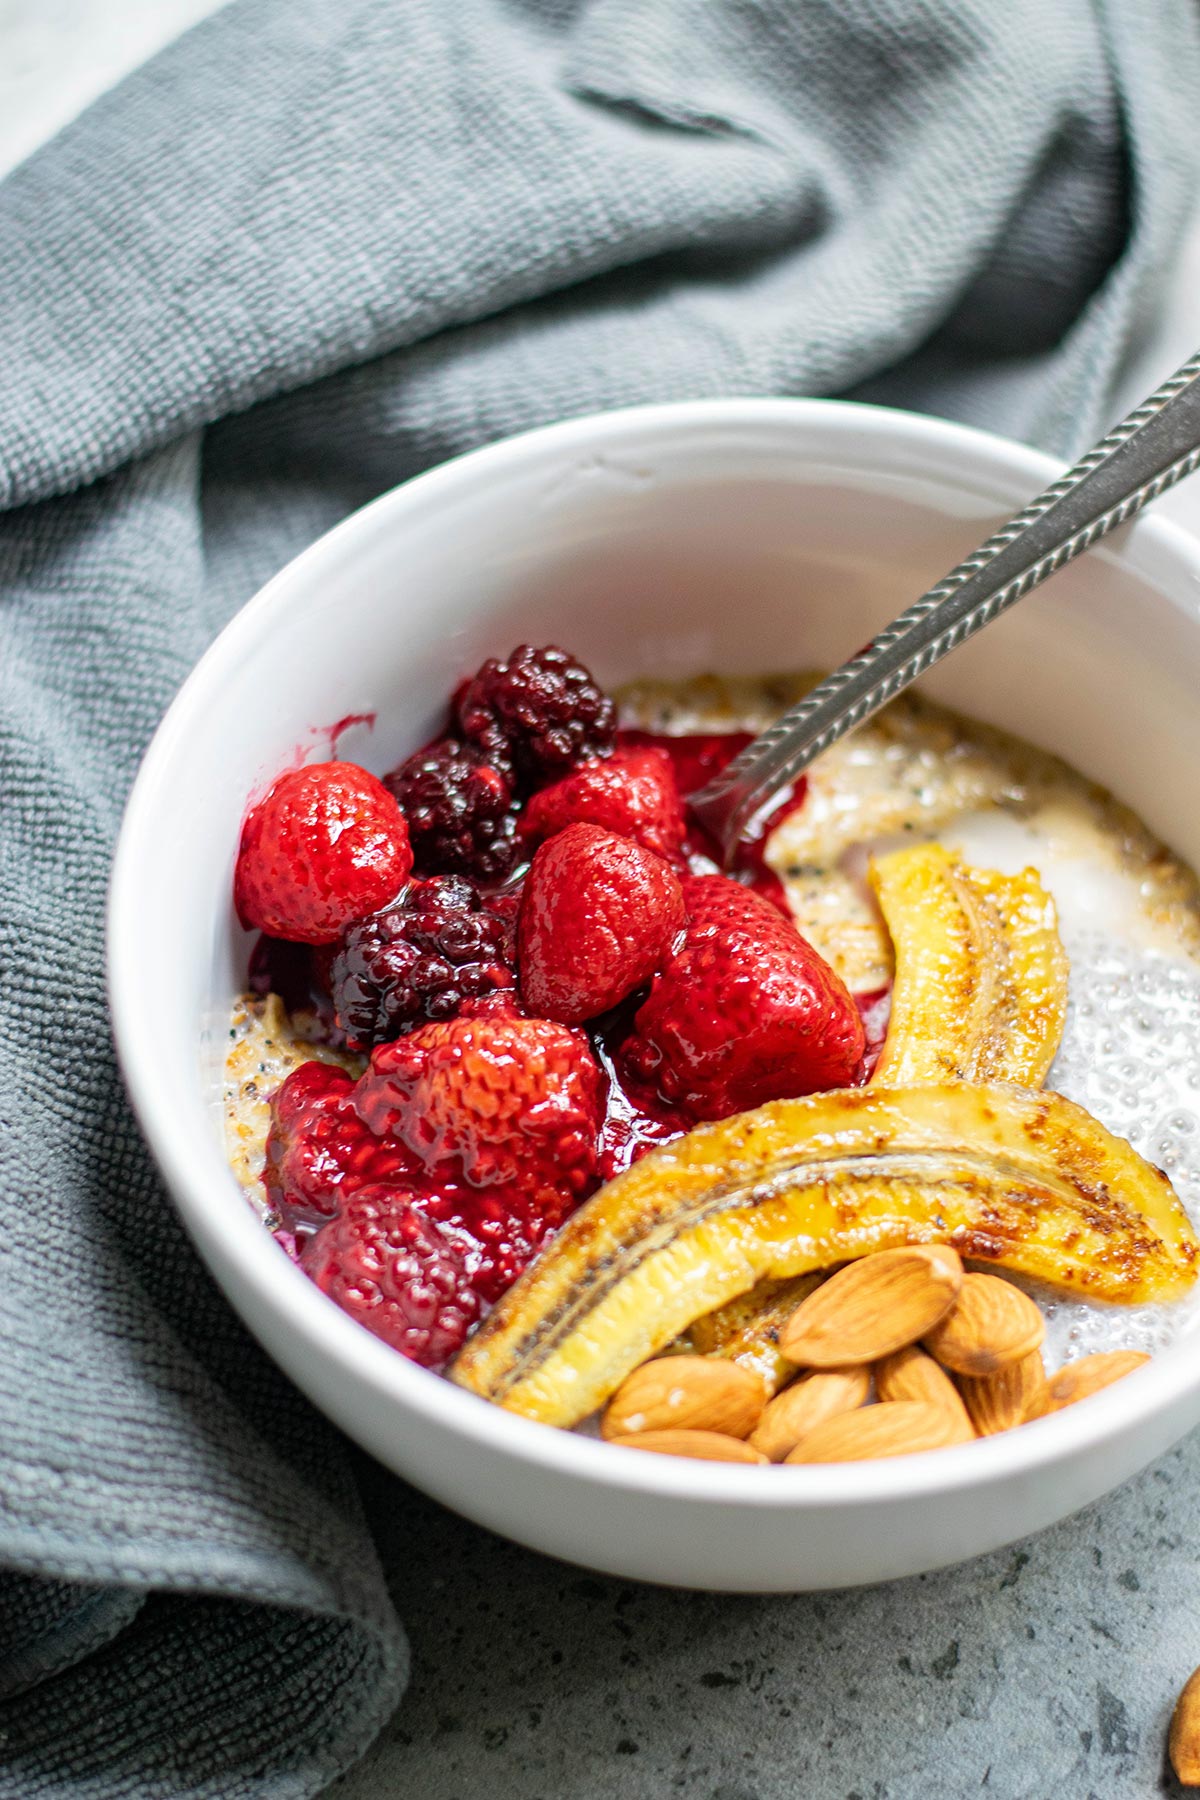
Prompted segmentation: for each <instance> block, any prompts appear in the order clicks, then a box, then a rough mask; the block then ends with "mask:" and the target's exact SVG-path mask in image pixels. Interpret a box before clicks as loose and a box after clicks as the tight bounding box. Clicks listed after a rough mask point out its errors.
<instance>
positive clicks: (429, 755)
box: [383, 738, 517, 881]
mask: <svg viewBox="0 0 1200 1800" xmlns="http://www.w3.org/2000/svg"><path fill="white" fill-rule="evenodd" d="M383 785H384V787H386V788H387V789H388V791H389V793H391V794H392V795H393V796H394V797H395V799H396V800H397V801H398V802H399V805H400V810H401V812H402V813H403V814H404V818H405V822H406V823H407V825H408V835H409V839H410V841H411V843H412V848H413V856H414V858H415V861H416V867H417V869H418V870H419V872H420V873H422V874H430V875H432V874H439V875H440V874H445V873H450V872H454V873H458V874H463V875H473V876H475V878H476V879H477V880H480V881H493V880H496V879H497V878H499V877H501V876H504V875H507V873H508V871H509V870H510V869H511V867H512V865H513V861H514V859H515V856H516V828H517V815H516V809H515V807H514V806H513V795H512V780H511V764H510V763H509V760H508V757H507V754H506V755H505V756H504V757H503V758H502V759H501V761H500V764H499V765H497V764H496V763H494V762H488V761H485V760H484V757H483V756H482V755H481V754H480V752H479V751H478V750H476V749H472V748H469V747H468V746H467V745H464V744H460V743H457V742H456V741H455V740H454V739H453V738H444V739H443V740H442V742H441V743H438V744H431V745H430V746H429V747H428V749H426V750H418V751H417V753H416V755H415V756H410V757H409V759H408V761H407V762H403V763H401V764H400V767H399V768H398V769H393V770H392V773H391V774H390V775H385V776H384V778H383Z"/></svg>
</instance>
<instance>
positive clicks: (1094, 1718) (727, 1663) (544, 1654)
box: [0, 0, 1200, 1800]
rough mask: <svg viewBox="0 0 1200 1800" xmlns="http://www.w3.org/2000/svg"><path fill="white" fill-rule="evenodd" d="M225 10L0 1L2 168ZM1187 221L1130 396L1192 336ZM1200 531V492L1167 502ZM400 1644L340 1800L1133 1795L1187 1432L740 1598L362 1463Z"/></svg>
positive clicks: (1154, 1726) (1151, 1784)
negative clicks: (795, 1591) (964, 1552)
mask: <svg viewBox="0 0 1200 1800" xmlns="http://www.w3.org/2000/svg"><path fill="white" fill-rule="evenodd" d="M216 4H217V0H0V173H2V172H3V171H5V170H6V169H8V168H10V167H11V166H12V165H13V164H15V163H16V162H17V161H19V160H20V159H21V158H22V157H23V156H25V155H27V154H28V153H29V152H30V151H31V150H33V149H34V148H35V147H36V146H37V145H38V144H39V143H40V142H42V141H43V140H44V139H45V138H47V137H49V136H51V135H52V133H53V132H54V131H56V130H57V129H58V128H59V127H60V126H62V125H63V124H65V123H66V122H67V121H68V120H69V119H70V118H71V117H73V116H74V115H75V113H77V112H78V111H79V110H80V109H81V108H82V107H83V106H84V105H86V104H87V103H88V101H90V100H91V99H93V98H94V97H95V96H96V95H97V94H98V93H100V92H101V91H103V89H104V88H106V87H108V86H110V85H111V84H112V83H113V82H115V81H116V80H118V79H119V78H120V76H121V75H123V74H124V73H125V72H126V71H127V70H128V69H129V68H132V67H133V66H134V65H135V64H136V63H137V62H138V61H140V60H141V59H142V58H144V57H145V56H148V55H150V54H151V53H152V52H153V51H154V50H156V49H158V48H159V47H160V46H161V45H162V44H164V43H165V42H167V41H168V40H169V39H170V38H171V37H172V36H174V35H175V34H176V33H177V32H178V31H181V30H183V29H185V28H186V27H187V26H188V25H190V24H192V23H194V22H195V21H196V20H197V19H199V18H201V17H203V16H204V15H206V14H207V13H210V12H213V11H215V10H216ZM1198 292H1200V221H1198V222H1197V225H1196V226H1195V227H1194V228H1193V230H1192V231H1191V233H1190V236H1189V238H1188V240H1187V243H1186V245H1185V247H1184V253H1183V256H1182V258H1181V261H1180V265H1179V268H1178V270H1177V273H1176V275H1175V277H1174V279H1173V281H1172V283H1171V285H1170V287H1169V289H1168V290H1167V291H1166V292H1165V293H1164V295H1163V296H1162V308H1161V313H1160V317H1159V320H1158V322H1157V325H1156V327H1155V329H1154V330H1153V331H1151V332H1149V333H1148V334H1147V337H1146V340H1145V342H1144V344H1143V345H1142V346H1141V347H1140V350H1139V353H1138V355H1137V357H1136V358H1135V363H1134V366H1133V368H1132V369H1131V371H1130V374H1129V379H1128V382H1127V384H1126V391H1125V393H1124V395H1123V396H1122V397H1123V399H1124V400H1125V401H1127V402H1128V404H1133V403H1134V401H1135V400H1137V399H1138V398H1140V397H1141V396H1142V395H1144V394H1145V393H1147V392H1148V391H1149V390H1150V389H1151V388H1152V387H1153V386H1154V385H1155V383H1156V382H1157V381H1159V380H1161V379H1162V377H1163V376H1164V375H1166V374H1167V373H1168V372H1169V371H1170V370H1171V369H1172V368H1174V367H1175V366H1177V365H1178V364H1179V363H1180V362H1182V361H1183V360H1184V358H1185V357H1186V356H1187V355H1188V354H1190V352H1191V351H1192V350H1193V349H1194V348H1195V345H1196V342H1197V341H1198V340H1200V305H1198V304H1197V301H1196V298H1195V296H1196V294H1197V293H1198ZM1161 510H1162V511H1163V512H1165V513H1169V514H1170V515H1171V516H1173V517H1174V518H1175V519H1176V520H1177V521H1178V522H1179V523H1180V524H1182V525H1183V526H1184V527H1185V528H1187V529H1191V530H1194V531H1195V532H1196V533H1197V535H1200V481H1193V482H1191V483H1187V484H1184V486H1183V488H1182V489H1180V490H1177V491H1176V493H1174V494H1172V495H1169V496H1168V497H1167V499H1166V500H1165V501H1164V502H1162V503H1161ZM365 1479H366V1480H367V1482H368V1483H369V1484H371V1485H372V1486H373V1487H374V1489H375V1490H376V1493H375V1498H376V1506H375V1511H376V1515H377V1516H383V1517H387V1518H389V1519H390V1525H389V1527H388V1532H387V1540H386V1541H385V1542H384V1544H383V1545H382V1549H383V1553H384V1560H385V1564H386V1566H387V1567H388V1568H389V1569H390V1570H391V1571H392V1575H391V1580H392V1583H393V1586H394V1589H395V1594H396V1601H397V1605H398V1607H399V1611H400V1615H401V1617H402V1618H403V1619H404V1621H405V1623H406V1624H407V1626H408V1628H409V1632H410V1635H411V1638H412V1644H413V1661H414V1678H413V1684H412V1687H411V1689H410V1692H409V1694H408V1697H407V1699H406V1701H405V1703H404V1705H403V1706H402V1707H401V1709H400V1712H399V1714H398V1715H397V1717H396V1719H395V1720H394V1721H393V1723H392V1724H391V1726H390V1727H389V1728H388V1730H387V1731H385V1733H384V1734H383V1736H382V1738H381V1739H380V1740H379V1742H378V1744H377V1745H376V1746H375V1748H374V1750H373V1751H372V1752H371V1754H370V1755H369V1756H368V1757H367V1758H366V1760H365V1761H364V1762H363V1763H362V1764H361V1765H360V1766H359V1768H357V1769H356V1770H355V1771H354V1772H353V1773H352V1774H351V1775H349V1776H348V1777H347V1778H346V1779H345V1780H343V1781H342V1782H340V1783H339V1784H338V1785H337V1787H336V1788H335V1789H334V1790H333V1792H334V1793H335V1794H336V1796H337V1800H390V1797H391V1796H395V1795H399V1794H403V1795H405V1796H406V1800H610V1797H611V1800H665V1797H666V1796H669V1795H671V1794H676V1793H678V1794H685V1795H688V1796H691V1797H694V1800H962V1797H963V1796H966V1795H969V1794H974V1793H977V1792H978V1793H980V1794H986V1795H988V1796H991V1797H993V1800H1049V1797H1050V1796H1052V1795H1060V1796H1062V1800H1148V1797H1149V1796H1151V1795H1154V1794H1162V1793H1172V1792H1182V1790H1179V1789H1177V1788H1176V1786H1175V1784H1174V1783H1173V1780H1172V1778H1171V1777H1170V1775H1169V1773H1164V1771H1165V1761H1164V1745H1165V1740H1166V1726H1167V1720H1168V1718H1169V1715H1170V1711H1171V1707H1172V1704H1173V1701H1174V1696H1175V1693H1176V1692H1177V1690H1178V1688H1179V1687H1180V1685H1181V1684H1182V1682H1183V1681H1184V1679H1185V1678H1186V1676H1187V1675H1188V1673H1189V1672H1190V1671H1191V1669H1192V1668H1193V1667H1195V1666H1196V1664H1197V1663H1200V1533H1198V1532H1197V1528H1196V1527H1197V1507H1196V1501H1195V1495H1196V1492H1197V1490H1198V1488H1200V1434H1196V1435H1193V1437H1192V1438H1191V1439H1190V1440H1189V1441H1188V1442H1186V1443H1185V1444H1184V1445H1182V1446H1181V1447H1180V1448H1179V1449H1177V1450H1175V1451H1173V1452H1172V1453H1171V1454H1169V1455H1168V1456H1167V1457H1165V1458H1164V1459H1163V1460H1162V1461H1161V1462H1159V1463H1158V1464H1157V1465H1156V1466H1155V1467H1153V1468H1151V1469H1148V1470H1146V1471H1145V1472H1144V1473H1143V1474H1142V1475H1140V1476H1139V1477H1137V1478H1136V1479H1135V1480H1134V1481H1132V1482H1129V1483H1127V1485H1126V1486H1125V1487H1124V1488H1122V1489H1121V1490H1120V1491H1119V1492H1118V1493H1116V1494H1114V1495H1110V1496H1109V1497H1108V1498H1107V1499H1106V1500H1104V1501H1101V1502H1099V1503H1098V1504H1097V1505H1095V1506H1093V1507H1090V1508H1088V1509H1087V1510H1086V1511H1085V1512H1083V1513H1081V1514H1079V1515H1078V1516H1076V1517H1075V1518H1073V1519H1070V1520H1067V1521H1066V1522H1064V1523H1063V1524H1062V1525H1059V1526H1057V1527H1055V1528H1054V1529H1053V1530H1051V1531H1048V1532H1044V1533H1042V1534H1041V1535H1040V1536H1039V1537H1036V1538H1033V1539H1030V1540H1028V1541H1026V1542H1024V1543H1022V1544H1019V1545H1016V1546H1013V1547H1011V1548H1009V1549H1006V1550H1002V1551H1000V1552H998V1553H997V1554H996V1555H994V1556H990V1557H985V1558H982V1559H981V1560H979V1561H976V1562H973V1563H969V1564H966V1565H964V1566H962V1567H959V1568H955V1569H950V1570H947V1571H944V1572H942V1573H939V1574H934V1575H926V1576H921V1577H919V1578H917V1579H915V1580H912V1581H906V1582H898V1583H894V1584H892V1585H890V1586H887V1587H881V1588H870V1589H862V1590H856V1591H852V1592H846V1593H835V1594H809V1595H798V1596H794V1597H783V1598H780V1597H775V1598H765V1599H764V1598H751V1597H742V1596H729V1595H710V1594H691V1593H679V1592H671V1591H667V1590H662V1589H655V1588H649V1587H640V1586H636V1585H633V1584H631V1583H628V1582H621V1581H613V1580H608V1579H605V1578H603V1577H600V1576H594V1575H588V1574H586V1573H584V1572H582V1571H580V1570H576V1569H571V1568H568V1567H566V1566H564V1565H562V1564H559V1563H554V1562H551V1561H549V1560H547V1559H546V1558H545V1557H541V1556H537V1555H534V1554H533V1553H532V1552H529V1551H525V1550H521V1549H518V1548H517V1547H516V1546H514V1545H511V1544H508V1543H505V1542H503V1541H501V1540H500V1539H497V1538H494V1537H492V1536H491V1535H490V1534H488V1533H486V1532H483V1531H480V1530H478V1529H477V1528H476V1527H474V1526H471V1525H468V1524H466V1523H465V1522H463V1521H462V1520H460V1519H458V1518H456V1517H454V1516H453V1515H452V1514H450V1513H448V1512H446V1511H445V1510H444V1509H442V1508H441V1507H439V1506H437V1505H435V1504H434V1502H432V1501H430V1500H426V1499H425V1498H424V1497H423V1496H421V1495H419V1494H416V1493H413V1492H410V1491H408V1490H405V1489H402V1488H401V1489H398V1488H397V1486H396V1484H395V1483H394V1482H393V1481H392V1480H391V1479H390V1477H388V1476H387V1475H386V1474H385V1472H384V1471H383V1470H381V1469H378V1468H375V1467H374V1466H370V1465H368V1466H367V1468H366V1474H365Z"/></svg>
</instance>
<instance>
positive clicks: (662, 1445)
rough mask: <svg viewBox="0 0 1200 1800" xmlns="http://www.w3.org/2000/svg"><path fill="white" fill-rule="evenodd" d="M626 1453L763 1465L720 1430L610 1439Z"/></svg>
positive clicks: (756, 1455) (645, 1433)
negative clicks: (646, 1452) (648, 1453)
mask: <svg viewBox="0 0 1200 1800" xmlns="http://www.w3.org/2000/svg"><path fill="white" fill-rule="evenodd" d="M609 1443H610V1444H622V1445H623V1446H624V1447H625V1449H626V1450H654V1451H657V1453H658V1455H659V1456H695V1457H699V1458H700V1460H701V1461H702V1462H735V1463H765V1462H766V1460H767V1459H766V1457H765V1456H762V1455H760V1454H759V1452H758V1451H757V1450H752V1449H751V1447H750V1445H749V1444H746V1443H743V1441H742V1439H741V1438H735V1437H726V1436H725V1435H724V1433H723V1432H719V1431H635V1432H634V1433H633V1434H632V1436H630V1437H615V1438H610V1439H609Z"/></svg>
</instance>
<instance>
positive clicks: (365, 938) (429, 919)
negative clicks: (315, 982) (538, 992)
mask: <svg viewBox="0 0 1200 1800" xmlns="http://www.w3.org/2000/svg"><path fill="white" fill-rule="evenodd" d="M507 936H508V933H507V931H506V921H505V920H504V919H500V918H497V917H496V916H495V915H494V914H493V913H491V912H490V911H488V910H487V909H486V908H485V907H484V905H483V902H482V901H481V899H480V897H479V890H478V889H477V888H476V887H475V886H474V885H473V883H471V882H470V881H468V880H467V879H466V877H465V876H463V875H435V876H433V877H431V879H430V880H428V881H414V882H413V883H412V885H411V887H410V888H409V889H408V891H407V892H406V894H405V895H404V897H403V899H402V900H401V901H400V903H399V905H397V906H390V907H388V908H387V909H386V910H385V911H384V912H379V913H374V914H372V916H371V917H370V918H369V919H359V920H356V922H355V923H354V924H353V925H351V926H350V927H349V928H348V929H347V930H346V932H345V933H344V934H343V937H342V941H341V943H340V944H339V946H338V950H337V954H336V956H335V957H334V959H333V967H332V969H331V971H330V987H331V989H332V992H333V1004H334V1008H335V1010H336V1013H337V1020H338V1024H339V1025H340V1027H341V1029H342V1030H343V1031H344V1032H345V1034H346V1037H347V1039H348V1041H349V1042H350V1043H352V1044H354V1045H356V1046H359V1047H361V1048H364V1049H365V1048H367V1047H368V1046H369V1045H371V1044H383V1043H387V1042H388V1041H389V1040H391V1039H392V1038H397V1037H400V1036H401V1035H402V1034H403V1033H404V1032H406V1031H412V1030H414V1029H415V1028H416V1027H417V1026H418V1025H423V1024H424V1023H425V1022H426V1020H429V1019H453V1018H455V1017H456V1016H457V1015H458V1013H459V1011H460V1010H461V1008H462V1007H463V1005H464V1004H465V1003H466V1002H467V1001H468V1000H479V999H482V997H483V996H484V995H485V994H491V993H494V992H495V990H496V989H497V988H511V987H512V985H513V971H512V965H511V962H510V960H509V958H508V956H507V955H506V939H507Z"/></svg>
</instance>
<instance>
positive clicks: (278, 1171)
mask: <svg viewBox="0 0 1200 1800" xmlns="http://www.w3.org/2000/svg"><path fill="white" fill-rule="evenodd" d="M353 1094H354V1082H353V1080H352V1078H351V1077H350V1076H349V1075H347V1073H346V1071H345V1070H344V1069H338V1068H335V1067H334V1066H333V1065H332V1064H331V1063H323V1062H306V1063H301V1065H300V1067H299V1068H298V1069H293V1070H292V1073H291V1074H290V1075H289V1076H288V1078H287V1080H286V1081H284V1082H283V1083H282V1085H281V1086H280V1087H279V1088H278V1089H277V1090H276V1092H275V1094H274V1096H273V1098H272V1100H271V1129H270V1132H269V1134H268V1137H267V1161H266V1167H265V1169H264V1170H263V1181H264V1184H265V1186H266V1190H267V1198H268V1199H269V1200H270V1202H271V1205H272V1206H274V1207H276V1208H277V1209H278V1211H279V1212H280V1213H282V1215H283V1217H284V1218H285V1219H286V1220H287V1221H288V1222H289V1223H291V1224H296V1223H306V1224H314V1223H317V1222H319V1221H320V1220H322V1219H328V1218H330V1217H331V1216H332V1215H333V1214H334V1213H336V1212H337V1210H338V1208H339V1206H341V1204H342V1202H343V1200H344V1198H345V1196H346V1195H347V1194H349V1193H352V1192H354V1190H355V1189H356V1188H360V1187H363V1186H365V1185H366V1184H367V1183H370V1182H380V1181H391V1182H394V1181H400V1180H403V1179H404V1177H405V1175H406V1174H407V1173H408V1171H409V1170H410V1169H411V1167H412V1166H413V1158H412V1157H411V1156H410V1155H409V1154H408V1153H407V1152H406V1151H405V1149H404V1148H403V1146H402V1145H399V1144H395V1143H386V1142H381V1141H380V1140H379V1139H378V1138H376V1137H374V1136H373V1135H372V1133H371V1132H370V1131H368V1129H367V1127H366V1126H365V1125H364V1124H363V1122H362V1120H361V1119H360V1118H359V1116H358V1114H357V1112H356V1111H355V1110H354V1104H353Z"/></svg>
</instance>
